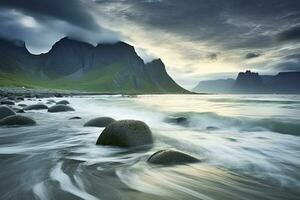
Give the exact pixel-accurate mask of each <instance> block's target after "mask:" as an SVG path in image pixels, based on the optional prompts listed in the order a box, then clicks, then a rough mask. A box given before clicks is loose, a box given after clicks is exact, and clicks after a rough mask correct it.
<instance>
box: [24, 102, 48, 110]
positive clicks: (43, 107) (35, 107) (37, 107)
mask: <svg viewBox="0 0 300 200" xmlns="http://www.w3.org/2000/svg"><path fill="white" fill-rule="evenodd" d="M46 109H48V106H46V105H44V104H41V103H39V104H34V105H29V106H26V107H25V108H24V110H46Z"/></svg>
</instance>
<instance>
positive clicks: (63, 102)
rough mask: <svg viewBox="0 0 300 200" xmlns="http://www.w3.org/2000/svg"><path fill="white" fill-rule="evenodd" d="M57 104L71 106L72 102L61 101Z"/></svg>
mask: <svg viewBox="0 0 300 200" xmlns="http://www.w3.org/2000/svg"><path fill="white" fill-rule="evenodd" d="M56 104H62V105H67V104H70V102H69V101H67V100H61V101H58V102H57V103H56Z"/></svg>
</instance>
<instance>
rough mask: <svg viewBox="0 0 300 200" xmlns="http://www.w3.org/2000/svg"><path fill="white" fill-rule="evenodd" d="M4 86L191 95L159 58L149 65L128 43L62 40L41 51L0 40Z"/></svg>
mask: <svg viewBox="0 0 300 200" xmlns="http://www.w3.org/2000/svg"><path fill="white" fill-rule="evenodd" d="M0 86H25V87H32V88H53V89H66V90H80V91H89V92H121V93H127V92H128V93H129V92H130V93H131V92H135V93H187V92H188V91H186V90H184V89H183V88H181V87H180V86H178V85H177V84H176V83H175V81H174V80H173V79H172V78H171V77H170V76H169V75H168V74H167V72H166V70H165V66H164V64H163V63H162V62H161V60H159V62H157V61H156V60H155V61H153V62H151V63H149V64H145V63H144V61H143V60H142V59H141V58H140V57H139V56H138V55H137V54H136V52H135V50H134V47H132V46H130V45H128V44H126V43H124V42H117V43H115V44H98V45H97V46H96V47H94V46H92V45H90V44H88V43H84V42H80V41H76V40H72V39H69V38H63V39H61V40H60V41H58V42H57V43H55V44H54V45H53V47H52V49H51V50H50V51H49V52H48V53H46V54H41V55H32V54H30V53H29V52H28V51H27V49H26V47H25V44H24V43H18V44H15V43H14V42H11V41H6V40H0Z"/></svg>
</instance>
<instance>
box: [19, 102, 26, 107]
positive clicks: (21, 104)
mask: <svg viewBox="0 0 300 200" xmlns="http://www.w3.org/2000/svg"><path fill="white" fill-rule="evenodd" d="M18 106H20V107H22V108H24V107H26V106H27V105H26V104H24V103H20V104H18Z"/></svg>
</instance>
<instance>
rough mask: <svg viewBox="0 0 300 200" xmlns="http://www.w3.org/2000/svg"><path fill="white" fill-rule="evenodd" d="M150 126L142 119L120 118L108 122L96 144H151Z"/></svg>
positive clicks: (124, 145)
mask: <svg viewBox="0 0 300 200" xmlns="http://www.w3.org/2000/svg"><path fill="white" fill-rule="evenodd" d="M152 143H153V138H152V133H151V130H150V128H149V127H148V126H147V124H145V123H144V122H142V121H137V120H121V121H116V122H113V123H111V124H109V125H108V126H107V127H106V128H105V129H104V130H103V132H102V133H101V134H100V136H99V138H98V140H97V144H100V145H111V146H119V147H136V146H140V145H146V144H152Z"/></svg>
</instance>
